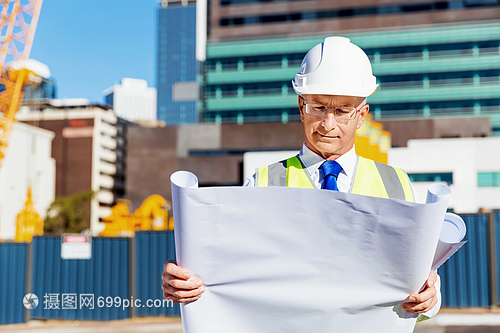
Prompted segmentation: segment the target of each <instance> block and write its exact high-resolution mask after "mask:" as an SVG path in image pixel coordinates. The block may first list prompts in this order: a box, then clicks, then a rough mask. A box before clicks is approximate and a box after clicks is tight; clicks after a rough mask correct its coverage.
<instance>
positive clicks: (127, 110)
mask: <svg viewBox="0 0 500 333" xmlns="http://www.w3.org/2000/svg"><path fill="white" fill-rule="evenodd" d="M102 94H103V95H104V101H105V102H106V104H108V105H110V106H111V107H112V108H113V110H114V111H115V114H116V115H117V116H118V117H120V118H123V119H127V120H130V121H134V120H156V89H155V88H152V87H148V82H147V81H146V80H139V79H131V78H124V79H122V80H121V82H120V83H119V84H115V85H114V86H112V87H110V88H108V89H106V90H104V91H103V92H102Z"/></svg>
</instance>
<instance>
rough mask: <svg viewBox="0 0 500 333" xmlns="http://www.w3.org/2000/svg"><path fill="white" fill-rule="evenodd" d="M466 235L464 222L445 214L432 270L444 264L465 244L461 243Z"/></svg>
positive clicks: (451, 214)
mask: <svg viewBox="0 0 500 333" xmlns="http://www.w3.org/2000/svg"><path fill="white" fill-rule="evenodd" d="M465 233H466V226H465V222H464V220H462V218H461V217H460V216H458V215H456V214H453V213H446V214H445V217H444V222H443V227H442V228H441V234H440V235H439V241H438V245H437V248H436V254H435V255H434V260H433V262H432V269H434V270H436V269H438V268H439V266H441V265H442V264H444V262H445V261H446V260H448V258H450V257H451V256H452V255H453V254H454V253H455V252H457V251H458V249H459V248H461V247H462V245H464V244H465V242H462V239H464V237H465Z"/></svg>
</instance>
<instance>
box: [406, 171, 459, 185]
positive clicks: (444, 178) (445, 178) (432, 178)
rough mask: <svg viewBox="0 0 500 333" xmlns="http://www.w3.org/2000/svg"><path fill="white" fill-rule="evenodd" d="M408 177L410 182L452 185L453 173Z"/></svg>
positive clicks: (417, 174) (415, 174) (416, 174)
mask: <svg viewBox="0 0 500 333" xmlns="http://www.w3.org/2000/svg"><path fill="white" fill-rule="evenodd" d="M408 177H409V178H410V181H411V182H433V183H434V182H446V183H448V185H449V184H453V173H451V172H436V173H409V174H408Z"/></svg>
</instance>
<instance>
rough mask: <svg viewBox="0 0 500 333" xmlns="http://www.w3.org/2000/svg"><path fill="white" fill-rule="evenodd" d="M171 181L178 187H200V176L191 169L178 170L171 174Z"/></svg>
mask: <svg viewBox="0 0 500 333" xmlns="http://www.w3.org/2000/svg"><path fill="white" fill-rule="evenodd" d="M170 181H171V182H172V185H175V186H177V187H188V188H197V187H198V177H196V176H195V175H194V174H193V173H191V172H189V171H177V172H174V173H173V174H172V175H171V176H170Z"/></svg>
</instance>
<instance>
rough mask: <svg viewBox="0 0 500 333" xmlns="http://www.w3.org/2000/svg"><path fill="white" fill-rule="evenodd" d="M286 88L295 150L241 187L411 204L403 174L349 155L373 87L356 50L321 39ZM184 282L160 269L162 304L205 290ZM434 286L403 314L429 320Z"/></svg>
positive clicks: (338, 40)
mask: <svg viewBox="0 0 500 333" xmlns="http://www.w3.org/2000/svg"><path fill="white" fill-rule="evenodd" d="M292 85H293V88H294V90H295V92H296V93H297V94H299V97H298V104H299V109H300V117H301V120H302V122H303V123H304V134H305V142H304V145H303V147H302V150H301V151H300V153H299V154H298V155H297V156H295V157H292V158H289V159H287V160H285V161H281V162H278V163H275V164H272V165H270V166H267V167H263V168H260V169H258V170H257V171H256V173H255V175H254V177H252V178H250V179H248V180H247V181H246V183H245V186H289V187H309V188H318V189H327V190H335V191H341V192H350V193H355V194H362V195H369V196H375V197H381V198H393V199H401V200H406V201H414V194H413V189H412V186H411V184H410V182H409V180H408V176H407V175H406V173H405V172H404V171H403V170H401V169H398V168H393V167H390V166H387V165H383V164H380V163H376V162H374V161H371V160H368V159H365V158H362V157H359V156H357V155H356V152H355V150H354V137H355V133H356V130H357V129H358V128H360V127H361V125H362V123H363V121H364V119H365V117H366V115H367V114H368V111H369V105H368V104H366V97H368V96H370V95H372V94H373V93H374V92H375V90H376V89H377V87H378V84H377V83H376V78H375V76H373V75H372V69H371V64H370V61H369V59H368V57H367V56H366V54H365V53H364V51H363V50H361V49H360V48H359V47H358V46H356V45H354V44H352V43H351V42H350V40H349V39H347V38H343V37H329V38H326V39H325V41H324V42H323V43H321V44H318V45H316V46H315V47H313V48H312V49H311V50H310V51H309V52H308V53H307V55H306V56H305V58H304V60H303V61H302V65H301V68H300V72H299V73H298V74H297V75H296V77H295V80H294V81H293V82H292ZM190 276H191V275H190V273H189V272H188V271H186V270H184V269H182V268H181V267H178V266H177V265H176V264H175V263H174V262H166V263H165V266H164V272H163V275H162V280H163V285H162V289H163V295H164V297H165V298H166V299H171V300H173V301H175V302H179V303H183V302H189V301H194V300H197V299H198V298H200V297H201V295H202V294H203V292H204V291H205V289H204V286H203V284H202V281H200V280H199V279H190ZM437 280H438V276H437V273H436V272H435V271H431V272H430V274H429V278H428V279H427V282H426V285H425V288H424V289H423V290H422V291H421V292H420V293H418V294H412V295H410V296H409V298H408V299H409V302H406V303H403V305H402V307H403V309H404V310H405V311H406V312H409V313H419V314H423V316H421V319H426V318H428V317H432V316H433V315H435V314H436V313H437V311H438V310H439V306H440V304H439V303H440V295H439V293H438V291H437V289H436V287H435V286H434V284H435V283H436V281H437ZM438 285H439V283H438ZM438 288H439V287H438Z"/></svg>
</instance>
